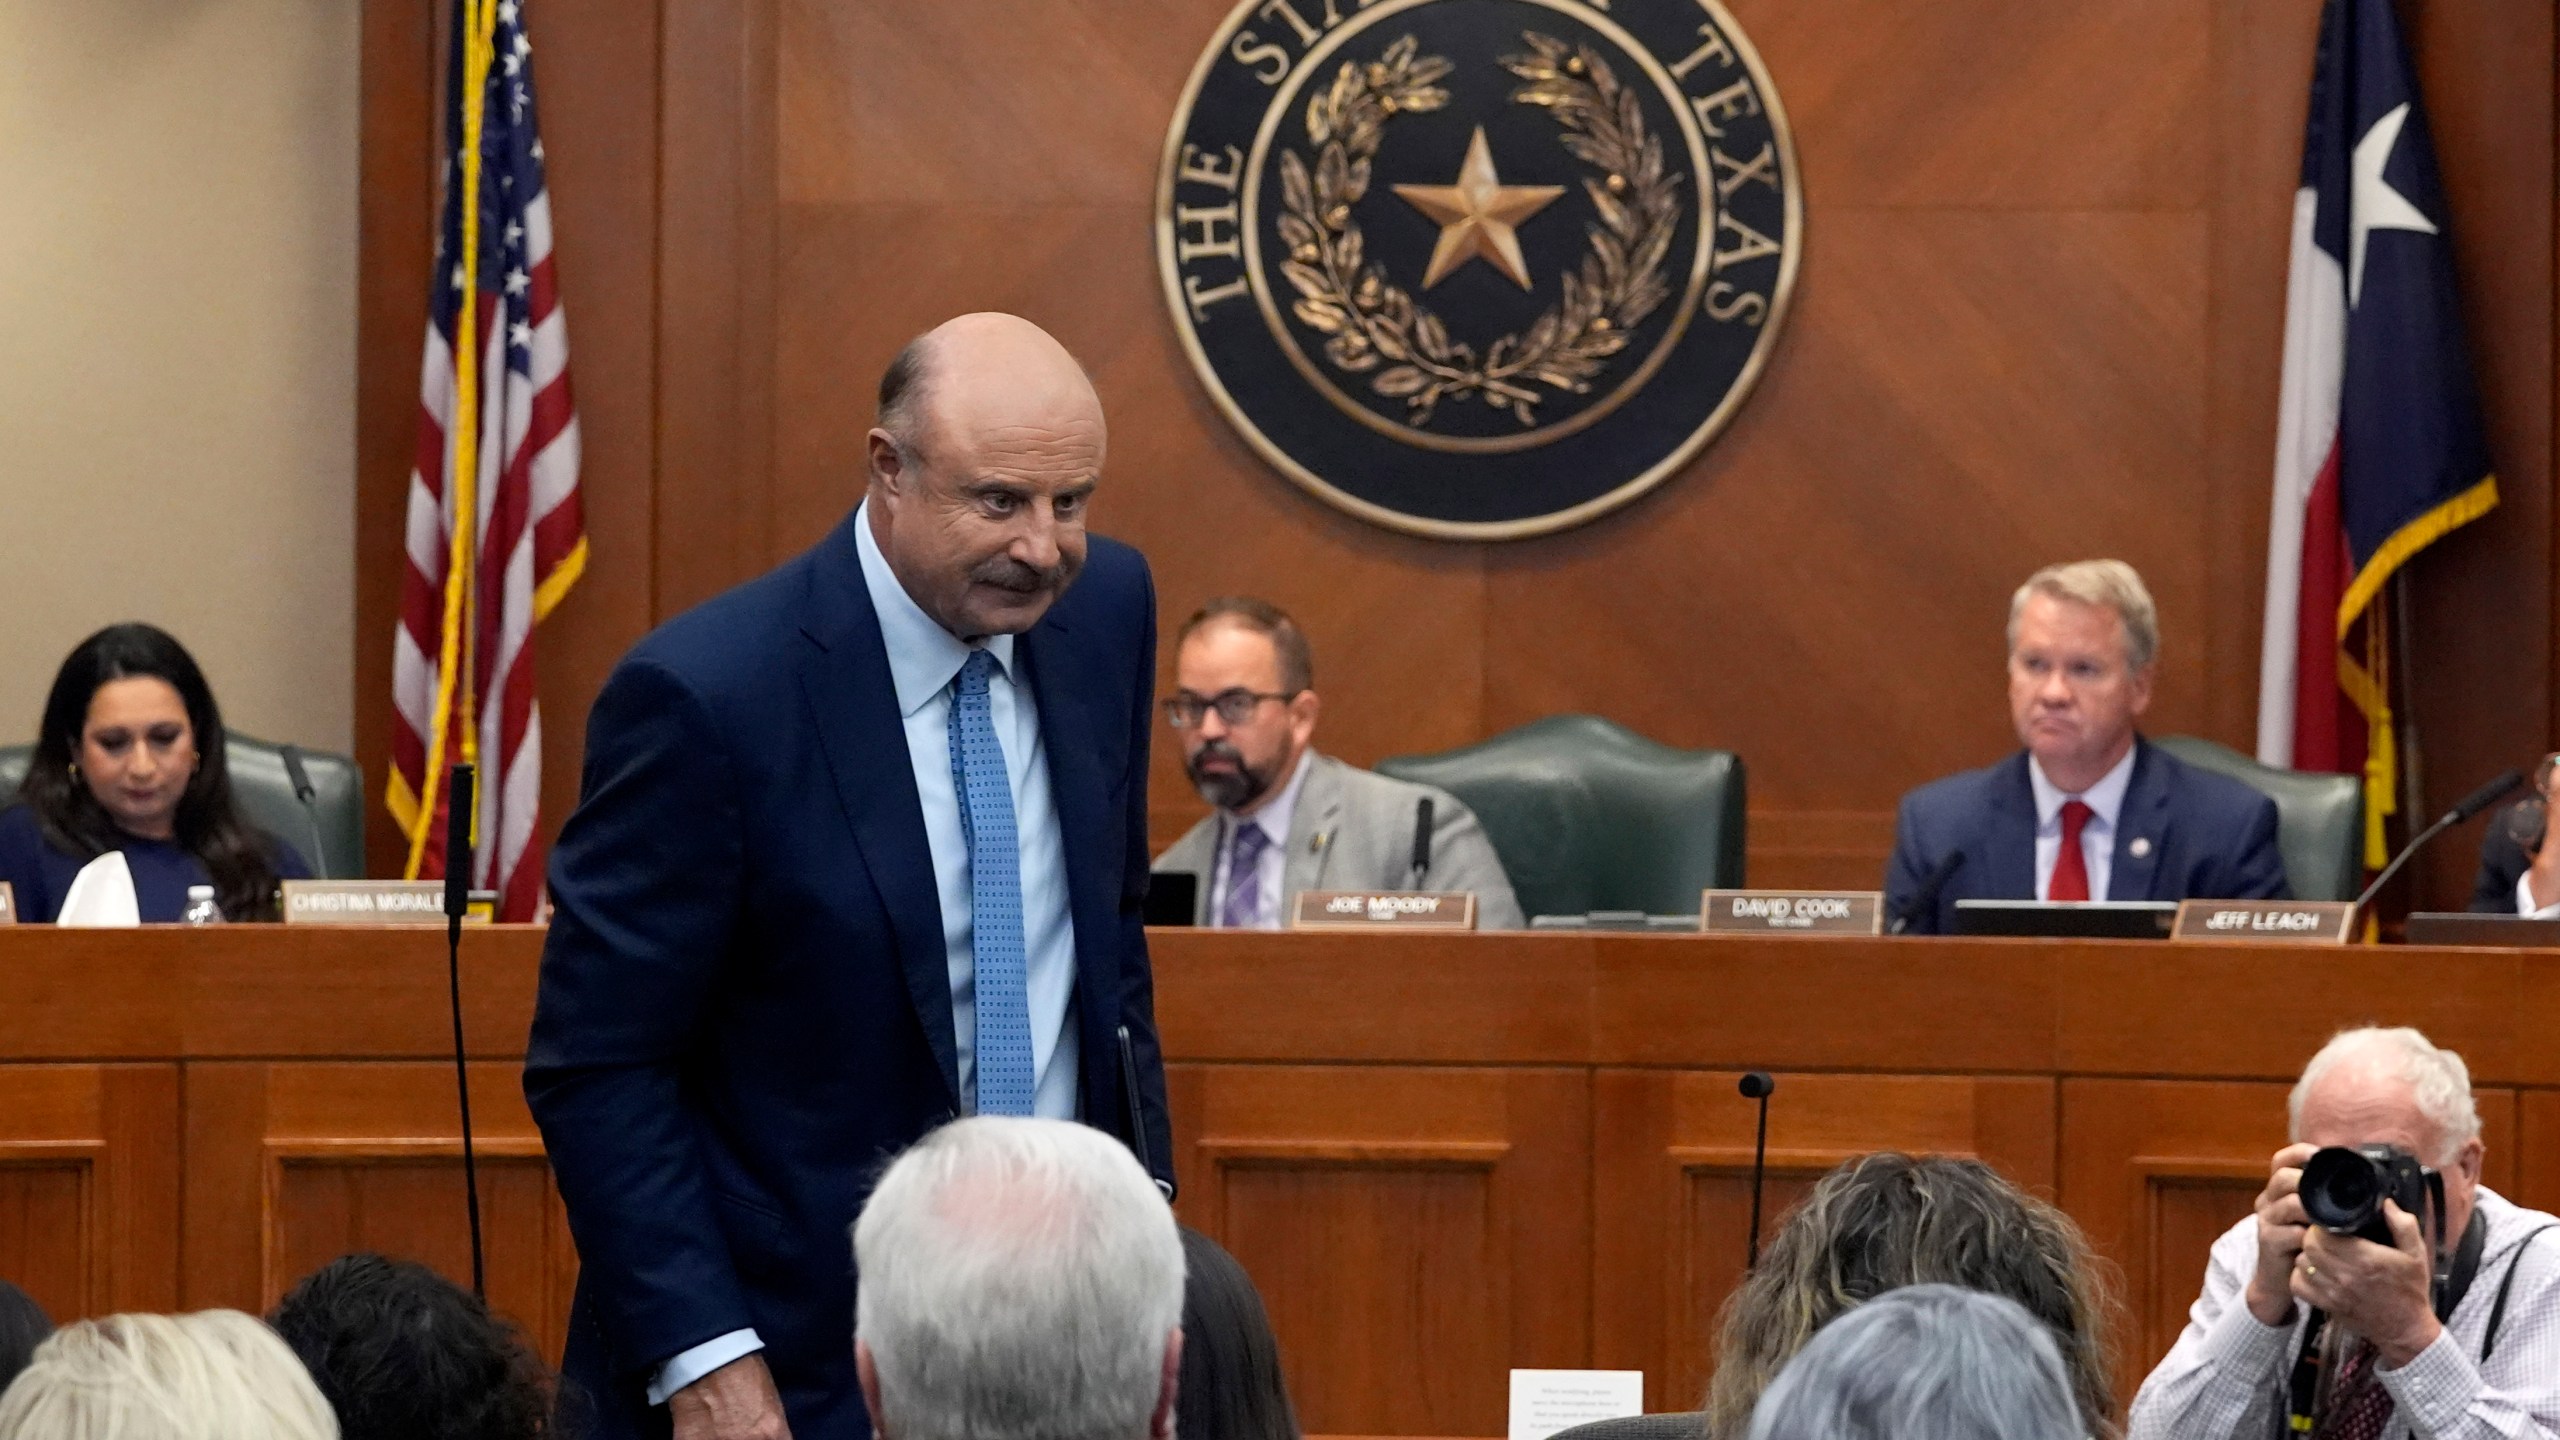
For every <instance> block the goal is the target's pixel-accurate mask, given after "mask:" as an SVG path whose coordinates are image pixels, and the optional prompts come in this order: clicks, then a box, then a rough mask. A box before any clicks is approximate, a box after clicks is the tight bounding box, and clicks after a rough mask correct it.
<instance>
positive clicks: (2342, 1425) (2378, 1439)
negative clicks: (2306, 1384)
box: [2315, 1340, 2392, 1440]
mask: <svg viewBox="0 0 2560 1440" xmlns="http://www.w3.org/2000/svg"><path fill="white" fill-rule="evenodd" d="M2374 1358H2375V1357H2374V1349H2373V1347H2372V1346H2371V1345H2368V1344H2366V1343H2365V1342H2364V1341H2362V1340H2357V1341H2354V1342H2352V1343H2351V1344H2350V1345H2349V1346H2348V1348H2347V1353H2346V1355H2345V1357H2344V1358H2343V1359H2342V1361H2341V1362H2340V1363H2339V1366H2338V1378H2337V1380H2336V1382H2335V1383H2333V1384H2332V1385H2331V1386H2330V1387H2329V1413H2328V1414H2327V1415H2326V1416H2324V1417H2322V1419H2321V1421H2320V1428H2319V1430H2318V1431H2317V1432H2315V1433H2316V1435H2317V1437H2318V1440H2382V1430H2383V1427H2384V1426H2386V1425H2389V1424H2390V1423H2391V1410H2392V1405H2391V1392H2390V1391H2388V1390H2386V1389H2384V1388H2383V1387H2382V1385H2381V1382H2380V1381H2379V1379H2378V1378H2377V1377H2376V1376H2375V1375H2374V1373H2373V1362H2374Z"/></svg>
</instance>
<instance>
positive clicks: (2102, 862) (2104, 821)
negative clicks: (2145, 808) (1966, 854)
mask: <svg viewBox="0 0 2560 1440" xmlns="http://www.w3.org/2000/svg"><path fill="white" fill-rule="evenodd" d="M2141 751H2142V747H2141V746H2140V745H2135V746H2134V747H2132V748H2131V749H2129V750H2127V751H2125V752H2124V758H2123V759H2121V760H2118V761H2117V762H2116V763H2115V768H2114V769H2112V770H2109V771H2108V772H2107V773H2106V774H2104V775H2101V776H2099V777H2098V783H2097V784H2095V785H2092V786H2090V787H2089V788H2088V789H2086V790H2083V791H2081V792H2080V793H2079V794H2077V795H2074V794H2071V793H2069V792H2068V791H2065V790H2063V789H2061V788H2059V787H2057V786H2056V785H2055V784H2054V783H2053V782H2052V781H2050V780H2047V779H2046V778H2044V766H2043V765H2041V764H2039V763H2037V761H2036V758H2035V757H2034V756H2032V755H2030V756H2028V757H2027V784H2028V786H2029V787H2030V788H2032V789H2033V790H2034V791H2035V797H2036V898H2037V899H2039V900H2050V899H2052V898H2053V867H2054V863H2055V862H2056V861H2058V860H2060V859H2061V858H2062V806H2063V803H2064V802H2065V801H2070V800H2077V801H2079V802H2080V803H2081V804H2083V805H2086V806H2088V807H2089V818H2088V820H2087V821H2086V822H2085V823H2083V824H2082V825H2081V827H2080V858H2081V859H2082V861H2083V862H2085V863H2086V864H2087V866H2088V868H2089V898H2090V899H2092V900H2106V899H2111V898H2113V897H2111V896H2109V895H2108V894H2107V882H2109V881H2110V880H2112V879H2114V878H2115V868H2116V821H2117V819H2118V818H2119V817H2121V816H2122V815H2123V814H2124V792H2125V790H2126V788H2127V787H2128V786H2130V785H2132V784H2133V757H2134V756H2136V755H2138V754H2140V753H2141Z"/></svg>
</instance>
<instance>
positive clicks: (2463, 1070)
mask: <svg viewBox="0 0 2560 1440" xmlns="http://www.w3.org/2000/svg"><path fill="white" fill-rule="evenodd" d="M2287 1109H2288V1111H2289V1118H2290V1120H2291V1122H2292V1128H2293V1138H2294V1139H2295V1140H2296V1141H2299V1142H2301V1143H2303V1144H2306V1145H2321V1146H2329V1145H2344V1146H2350V1147H2352V1146H2357V1145H2397V1146H2399V1147H2400V1148H2401V1149H2403V1150H2406V1151H2408V1152H2409V1153H2410V1154H2412V1155H2415V1156H2417V1157H2418V1160H2419V1161H2420V1163H2422V1164H2426V1165H2430V1166H2433V1167H2434V1168H2435V1169H2437V1170H2440V1171H2442V1172H2443V1174H2444V1192H2445V1205H2444V1219H2445V1233H2446V1234H2447V1235H2453V1236H2458V1235H2460V1234H2461V1233H2462V1230H2463V1227H2464V1226H2466V1225H2468V1224H2469V1223H2470V1222H2471V1207H2472V1200H2473V1191H2474V1190H2475V1189H2476V1188H2477V1187H2478V1185H2479V1183H2480V1162H2481V1158H2482V1156H2483V1155H2484V1154H2485V1153H2486V1152H2485V1151H2484V1149H2483V1147H2482V1145H2481V1143H2480V1110H2479V1107H2478V1106H2476V1105H2474V1104H2473V1103H2472V1099H2471V1069H2470V1067H2469V1066H2467V1065H2465V1064H2463V1063H2462V1057H2461V1056H2459V1055H2457V1054H2455V1053H2454V1052H2452V1051H2450V1050H2447V1049H2445V1048H2443V1047H2442V1046H2440V1045H2437V1044H2436V1043H2435V1042H2434V1041H2432V1040H2429V1039H2428V1038H2427V1037H2426V1036H2425V1035H2423V1034H2420V1033H2419V1032H2418V1031H2416V1030H2412V1029H2409V1028H2408V1027H2406V1026H2400V1027H2397V1028H2392V1029H2384V1028H2382V1027H2379V1026H2365V1027H2362V1028H2359V1029H2354V1030H2342V1031H2339V1032H2338V1033H2337V1034H2336V1035H2335V1036H2333V1037H2331V1038H2330V1041H2329V1043H2328V1044H2326V1045H2323V1046H2321V1047H2320V1053H2319V1054H2317V1055H2314V1056H2312V1057H2311V1063H2310V1064H2308V1065H2305V1066H2304V1067H2302V1079H2301V1080H2300V1081H2299V1082H2297V1083H2296V1084H2295V1085H2294V1087H2293V1096H2292V1099H2291V1101H2290V1102H2289V1104H2288V1106H2287Z"/></svg>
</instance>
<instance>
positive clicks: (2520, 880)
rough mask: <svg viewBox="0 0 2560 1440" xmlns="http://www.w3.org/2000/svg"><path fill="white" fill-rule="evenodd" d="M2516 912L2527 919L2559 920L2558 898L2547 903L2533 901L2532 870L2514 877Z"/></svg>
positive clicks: (2559, 901)
mask: <svg viewBox="0 0 2560 1440" xmlns="http://www.w3.org/2000/svg"><path fill="white" fill-rule="evenodd" d="M2516 913H2517V914H2519V915H2521V916H2523V917H2524V918H2526V919H2527V920H2560V900H2555V901H2553V902H2552V903H2550V904H2548V905H2536V904H2534V903H2533V872H2532V871H2531V870H2527V871H2525V872H2524V873H2523V874H2521V875H2519V876H2517V877H2516Z"/></svg>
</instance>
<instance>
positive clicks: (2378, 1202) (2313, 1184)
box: [2302, 1146, 2383, 1232]
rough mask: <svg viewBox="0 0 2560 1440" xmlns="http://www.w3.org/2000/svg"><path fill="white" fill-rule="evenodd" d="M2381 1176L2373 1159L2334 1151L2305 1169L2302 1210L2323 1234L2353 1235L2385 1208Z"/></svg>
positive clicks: (2315, 1158)
mask: <svg viewBox="0 0 2560 1440" xmlns="http://www.w3.org/2000/svg"><path fill="white" fill-rule="evenodd" d="M2382 1195H2383V1189H2382V1175H2381V1173H2380V1171H2379V1170H2378V1169H2377V1168H2376V1167H2375V1165H2374V1163H2373V1161H2372V1159H2371V1158H2369V1157H2367V1156H2364V1155H2361V1154H2358V1153H2357V1152H2355V1151H2353V1150H2348V1149H2344V1148H2341V1147H2335V1146H2333V1147H2331V1148H2329V1149H2326V1150H2323V1151H2321V1152H2319V1153H2318V1154H2316V1155H2314V1156H2312V1157H2311V1158H2310V1160H2308V1161H2306V1162H2305V1163H2304V1164H2303V1167H2302V1210H2303V1213H2304V1214H2305V1215H2308V1216H2310V1217H2311V1223H2312V1224H2314V1225H2317V1226H2319V1227H2321V1228H2322V1229H2324V1230H2338V1231H2348V1232H2353V1231H2355V1230H2358V1229H2361V1228H2363V1227H2364V1225H2365V1224H2366V1222H2368V1221H2370V1220H2371V1219H2372V1218H2373V1217H2374V1214H2375V1213H2376V1212H2377V1211H2379V1210H2380V1209H2381V1208H2382Z"/></svg>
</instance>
